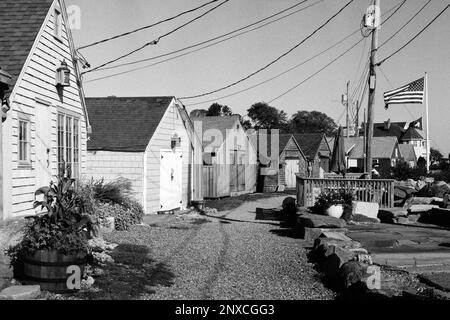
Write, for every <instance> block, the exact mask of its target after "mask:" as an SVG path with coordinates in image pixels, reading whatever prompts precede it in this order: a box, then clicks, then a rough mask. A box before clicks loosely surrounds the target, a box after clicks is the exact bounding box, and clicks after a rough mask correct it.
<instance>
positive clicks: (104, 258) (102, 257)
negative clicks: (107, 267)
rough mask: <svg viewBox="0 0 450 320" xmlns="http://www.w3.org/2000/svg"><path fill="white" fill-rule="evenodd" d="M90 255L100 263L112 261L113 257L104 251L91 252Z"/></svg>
mask: <svg viewBox="0 0 450 320" xmlns="http://www.w3.org/2000/svg"><path fill="white" fill-rule="evenodd" d="M92 256H93V257H94V260H95V261H96V262H98V263H100V264H105V263H108V262H109V263H114V259H113V258H112V257H111V256H110V255H109V254H106V253H104V252H92Z"/></svg>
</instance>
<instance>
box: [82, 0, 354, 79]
mask: <svg viewBox="0 0 450 320" xmlns="http://www.w3.org/2000/svg"><path fill="white" fill-rule="evenodd" d="M321 1H323V0H320V1H318V2H315V3H313V4H312V5H316V4H318V3H319V2H321ZM312 5H310V6H308V7H311V6H312ZM308 7H305V8H302V9H300V10H297V11H294V12H293V13H296V12H299V11H301V10H303V9H306V8H308ZM293 13H290V14H288V15H286V16H283V17H280V18H278V19H276V20H273V21H270V22H267V23H265V24H263V25H261V26H258V27H255V28H253V29H250V30H247V31H243V32H241V33H238V34H236V35H234V36H230V37H228V38H225V39H222V40H220V41H217V42H214V43H211V44H209V45H206V46H203V47H201V48H198V49H195V50H191V51H188V52H186V53H183V54H179V55H176V56H174V57H171V58H167V59H164V60H161V61H158V62H155V63H152V64H148V65H144V66H140V67H137V68H133V69H130V70H125V71H122V72H118V73H113V74H110V75H106V76H102V77H99V78H95V79H91V80H88V81H85V83H90V82H95V81H99V80H104V79H108V78H113V77H116V76H120V75H123V74H127V73H131V72H134V71H138V70H143V69H146V68H150V67H154V66H157V65H159V64H161V63H164V62H168V61H172V60H175V59H178V58H181V57H184V56H187V55H189V54H191V53H195V52H198V51H201V50H204V49H207V48H210V47H212V46H214V45H217V44H219V43H222V42H225V41H227V40H229V39H232V38H236V37H238V36H240V35H242V34H245V33H249V32H251V31H254V30H257V29H260V28H262V27H264V26H266V25H268V24H272V23H274V22H276V21H278V20H281V19H283V18H284V17H287V16H289V15H291V14H293ZM352 35H353V34H352ZM332 47H334V46H332ZM179 51H182V50H179ZM166 55H169V54H163V55H160V56H158V57H162V56H166ZM156 58H157V57H155V59H156ZM149 60H153V59H149ZM111 68H112V67H111ZM105 69H106V68H105ZM105 69H100V70H105ZM100 70H97V71H100Z"/></svg>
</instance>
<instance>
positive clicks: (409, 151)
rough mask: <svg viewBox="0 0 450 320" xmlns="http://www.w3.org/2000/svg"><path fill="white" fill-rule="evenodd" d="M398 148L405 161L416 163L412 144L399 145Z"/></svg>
mask: <svg viewBox="0 0 450 320" xmlns="http://www.w3.org/2000/svg"><path fill="white" fill-rule="evenodd" d="M398 148H399V149H400V153H401V155H402V157H403V159H404V160H405V161H414V162H416V161H417V158H416V153H415V152H414V146H413V145H412V144H403V143H402V144H399V145H398Z"/></svg>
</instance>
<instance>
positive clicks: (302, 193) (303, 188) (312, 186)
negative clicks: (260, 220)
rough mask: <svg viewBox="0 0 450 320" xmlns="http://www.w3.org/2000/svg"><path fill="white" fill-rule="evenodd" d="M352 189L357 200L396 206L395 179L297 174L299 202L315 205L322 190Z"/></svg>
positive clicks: (305, 204)
mask: <svg viewBox="0 0 450 320" xmlns="http://www.w3.org/2000/svg"><path fill="white" fill-rule="evenodd" d="M341 189H344V190H346V191H351V192H352V193H353V195H354V197H355V201H365V202H377V203H378V204H379V205H380V208H392V207H393V206H394V180H387V179H367V180H364V179H343V178H339V179H330V178H328V179H318V178H305V177H302V176H299V175H297V203H298V205H299V206H306V207H310V206H313V205H314V203H315V201H316V198H317V196H318V195H319V194H320V193H321V192H322V191H327V190H341Z"/></svg>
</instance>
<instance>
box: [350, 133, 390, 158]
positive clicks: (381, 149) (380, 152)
mask: <svg viewBox="0 0 450 320" xmlns="http://www.w3.org/2000/svg"><path fill="white" fill-rule="evenodd" d="M344 144H345V152H346V153H348V156H349V158H351V159H363V158H364V138H363V137H350V138H344ZM396 145H397V138H396V137H373V138H372V158H375V159H390V158H391V157H392V153H393V152H394V148H395V146H396Z"/></svg>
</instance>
